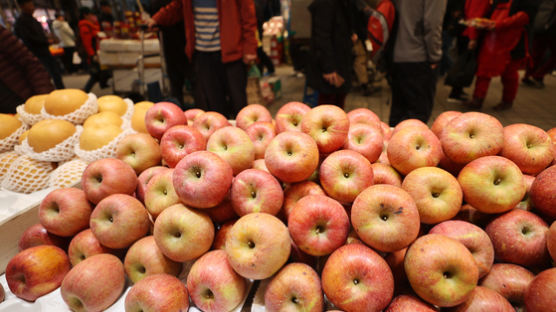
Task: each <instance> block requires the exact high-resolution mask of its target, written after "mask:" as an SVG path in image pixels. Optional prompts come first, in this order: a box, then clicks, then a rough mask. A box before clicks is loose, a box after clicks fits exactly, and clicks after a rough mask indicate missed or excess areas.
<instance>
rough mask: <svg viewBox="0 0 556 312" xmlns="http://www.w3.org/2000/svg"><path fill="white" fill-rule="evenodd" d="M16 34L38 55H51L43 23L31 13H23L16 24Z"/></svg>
mask: <svg viewBox="0 0 556 312" xmlns="http://www.w3.org/2000/svg"><path fill="white" fill-rule="evenodd" d="M14 32H15V34H16V35H17V36H18V37H19V38H20V39H21V40H22V41H23V43H24V44H25V45H26V46H27V48H28V49H29V50H31V52H33V54H35V55H36V56H43V55H49V54H50V51H49V50H48V45H49V44H48V39H47V38H46V35H45V34H44V30H43V28H42V26H41V24H40V23H39V22H38V21H37V20H36V19H35V18H34V17H33V15H31V14H26V13H21V15H20V16H19V18H18V19H17V21H16V22H15V25H14Z"/></svg>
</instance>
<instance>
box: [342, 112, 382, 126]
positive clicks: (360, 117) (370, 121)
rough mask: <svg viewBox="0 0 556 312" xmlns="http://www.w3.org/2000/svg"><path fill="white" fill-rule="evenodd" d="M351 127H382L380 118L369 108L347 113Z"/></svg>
mask: <svg viewBox="0 0 556 312" xmlns="http://www.w3.org/2000/svg"><path fill="white" fill-rule="evenodd" d="M347 117H348V119H349V124H350V126H352V125H356V124H365V125H370V126H373V127H376V126H380V118H378V116H377V115H376V114H375V113H374V112H373V111H371V110H370V109H368V108H356V109H354V110H352V111H350V112H349V113H347Z"/></svg>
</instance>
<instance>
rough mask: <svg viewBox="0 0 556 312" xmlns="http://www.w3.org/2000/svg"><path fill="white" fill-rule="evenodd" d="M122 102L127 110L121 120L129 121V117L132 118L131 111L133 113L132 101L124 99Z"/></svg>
mask: <svg viewBox="0 0 556 312" xmlns="http://www.w3.org/2000/svg"><path fill="white" fill-rule="evenodd" d="M124 102H125V103H126V104H127V110H126V111H125V114H124V115H123V116H122V119H124V120H131V116H133V111H134V108H135V107H134V105H133V101H132V100H130V99H128V98H125V99H124Z"/></svg>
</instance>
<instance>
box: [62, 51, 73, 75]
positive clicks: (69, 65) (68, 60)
mask: <svg viewBox="0 0 556 312" xmlns="http://www.w3.org/2000/svg"><path fill="white" fill-rule="evenodd" d="M73 52H75V47H66V48H64V55H63V56H62V63H64V67H65V69H66V72H68V73H70V74H71V73H73V72H75V65H73Z"/></svg>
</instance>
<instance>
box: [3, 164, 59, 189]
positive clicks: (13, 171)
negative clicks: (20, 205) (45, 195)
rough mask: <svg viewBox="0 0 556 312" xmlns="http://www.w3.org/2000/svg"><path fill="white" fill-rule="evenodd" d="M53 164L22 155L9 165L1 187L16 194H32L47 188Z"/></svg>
mask: <svg viewBox="0 0 556 312" xmlns="http://www.w3.org/2000/svg"><path fill="white" fill-rule="evenodd" d="M54 167H55V164H53V163H51V162H45V161H38V160H34V159H31V158H30V157H29V156H26V155H23V156H20V157H18V158H17V159H15V160H14V161H13V162H12V164H11V165H10V167H9V169H8V172H7V173H6V176H5V177H4V179H3V180H2V187H3V188H5V189H7V190H10V191H13V192H18V193H25V194H28V193H33V192H36V191H40V190H42V189H45V188H47V187H48V181H49V178H50V173H51V172H52V170H54Z"/></svg>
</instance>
